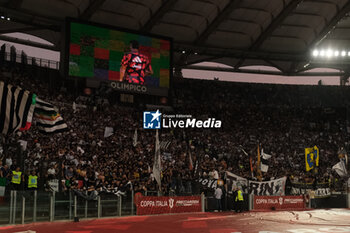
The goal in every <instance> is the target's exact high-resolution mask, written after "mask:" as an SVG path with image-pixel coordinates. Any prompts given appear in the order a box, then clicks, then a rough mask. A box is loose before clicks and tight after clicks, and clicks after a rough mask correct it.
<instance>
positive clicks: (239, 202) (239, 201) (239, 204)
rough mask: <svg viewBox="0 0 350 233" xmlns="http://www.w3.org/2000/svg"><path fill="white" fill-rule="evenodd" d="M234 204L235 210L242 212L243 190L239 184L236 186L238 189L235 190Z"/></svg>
mask: <svg viewBox="0 0 350 233" xmlns="http://www.w3.org/2000/svg"><path fill="white" fill-rule="evenodd" d="M236 205H237V209H236V212H237V213H238V212H242V211H243V192H242V188H241V187H240V186H238V190H237V196H236Z"/></svg>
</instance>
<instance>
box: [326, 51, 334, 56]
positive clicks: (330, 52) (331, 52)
mask: <svg viewBox="0 0 350 233" xmlns="http://www.w3.org/2000/svg"><path fill="white" fill-rule="evenodd" d="M332 56H333V51H332V50H331V49H328V50H327V57H332Z"/></svg>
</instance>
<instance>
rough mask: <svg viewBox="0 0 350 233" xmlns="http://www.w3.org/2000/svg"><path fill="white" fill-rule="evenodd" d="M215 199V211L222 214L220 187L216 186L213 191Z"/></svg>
mask: <svg viewBox="0 0 350 233" xmlns="http://www.w3.org/2000/svg"><path fill="white" fill-rule="evenodd" d="M214 196H215V199H216V203H217V204H216V207H217V211H220V212H222V204H221V198H222V189H221V187H220V186H218V187H217V188H216V189H215V193H214Z"/></svg>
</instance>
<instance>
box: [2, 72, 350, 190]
mask: <svg viewBox="0 0 350 233" xmlns="http://www.w3.org/2000/svg"><path fill="white" fill-rule="evenodd" d="M1 69H2V72H1V73H0V80H1V81H5V82H7V83H11V84H13V85H18V86H21V87H22V88H25V89H28V90H30V91H32V92H34V93H36V94H37V95H38V96H39V97H40V98H41V99H43V100H45V101H48V102H51V103H52V104H54V105H55V106H57V107H58V108H59V112H60V114H61V115H62V116H63V118H64V120H65V121H66V123H67V125H68V127H69V130H68V131H67V132H62V133H58V134H54V135H51V136H48V135H44V134H40V133H39V132H38V131H37V130H36V128H35V123H34V125H33V126H32V128H31V129H30V130H29V131H25V132H20V133H18V134H16V135H13V136H12V137H6V138H5V137H3V138H2V142H1V146H2V148H1V154H0V158H1V159H0V171H1V172H0V177H7V178H8V185H10V183H11V170H13V169H16V167H17V166H20V169H23V172H24V174H25V176H24V178H23V183H24V188H25V186H26V185H25V182H26V178H25V177H26V176H28V175H29V173H30V172H32V171H35V172H36V174H37V175H38V177H39V178H38V180H39V186H38V188H39V189H42V188H44V187H46V188H47V187H48V181H49V180H52V179H57V180H59V182H60V188H61V190H62V191H68V190H71V189H73V190H90V191H91V190H96V191H98V192H106V193H114V194H116V195H123V194H125V193H126V192H128V191H130V190H134V191H140V192H142V193H144V194H145V193H146V192H148V193H152V192H157V190H158V188H157V183H156V181H155V179H154V177H153V175H152V167H153V158H154V153H155V150H154V149H155V148H154V147H155V131H153V130H144V129H143V128H142V112H143V110H144V107H135V106H129V107H128V106H122V105H118V104H116V103H107V102H106V101H99V99H100V100H101V99H102V100H103V99H104V98H107V99H108V96H104V95H102V93H101V95H100V96H96V94H94V95H93V96H85V97H80V98H78V99H77V97H78V96H74V95H72V94H70V93H69V92H68V91H67V90H66V89H64V88H61V89H59V90H57V89H56V90H53V89H52V88H49V87H48V84H47V83H45V82H41V81H39V80H37V79H35V78H34V77H33V75H32V74H30V73H28V72H24V71H23V70H21V69H20V68H13V67H11V68H10V67H8V66H5V65H4V66H2V67H1ZM95 93H98V91H97V92H95ZM170 94H171V96H172V105H173V108H174V112H176V113H181V114H191V115H192V116H193V117H196V118H203V119H206V118H208V117H214V118H216V119H220V120H221V121H222V127H221V128H220V129H186V130H183V129H162V130H161V131H160V141H161V142H170V144H169V146H168V147H167V148H162V154H163V157H162V187H161V190H162V193H163V194H172V193H176V194H179V193H195V192H200V190H199V188H200V187H198V186H197V185H196V184H197V183H196V180H197V179H198V178H199V177H208V178H209V179H218V178H222V179H223V178H224V173H225V171H230V172H232V173H234V174H237V175H239V176H242V177H246V178H249V179H257V178H256V177H257V175H258V174H257V173H255V172H254V174H253V177H252V175H251V167H250V157H252V158H253V166H256V162H255V161H256V157H257V145H258V144H259V145H260V148H263V149H264V151H265V152H266V153H268V154H271V155H272V158H271V161H270V164H269V170H268V172H267V173H266V174H263V176H262V177H260V178H261V179H262V180H269V179H273V178H279V177H282V176H289V177H290V179H291V180H292V181H294V182H313V181H314V179H317V182H329V181H330V180H332V179H333V180H334V179H340V178H339V177H338V176H337V175H336V174H335V173H333V172H332V171H331V167H332V166H333V165H334V164H336V163H337V162H338V160H339V159H338V150H339V149H340V148H342V147H344V148H348V141H349V136H348V135H349V132H348V130H349V129H348V127H347V106H349V105H348V103H347V102H346V100H347V99H349V98H347V96H348V95H349V91H348V90H345V89H343V87H323V86H319V87H315V86H314V87H300V86H299V87H298V86H279V85H261V84H238V83H223V82H219V81H200V80H180V81H176V82H175V83H174V85H173V89H172V91H171V93H170ZM82 95H83V94H82ZM73 102H75V104H74V107H73ZM105 127H113V129H114V132H113V135H111V136H109V137H104V130H105ZM135 129H137V131H138V133H137V135H138V140H137V142H138V143H137V145H136V146H134V145H133V138H134V133H135ZM18 140H23V141H26V142H27V148H26V150H25V151H21V152H19V151H20V150H19V149H18V148H16V147H15V146H14V145H17V144H18V143H17V142H18ZM314 145H317V146H318V147H319V148H320V162H319V164H320V166H319V168H318V171H317V172H309V173H307V172H306V171H305V157H304V148H305V147H312V146H314ZM18 153H20V155H18ZM247 154H248V155H247ZM190 156H191V159H192V161H193V168H191V167H190ZM21 160H23V161H21ZM1 163H2V164H1ZM21 163H22V166H21ZM22 188H23V187H22Z"/></svg>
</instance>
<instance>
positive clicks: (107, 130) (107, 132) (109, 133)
mask: <svg viewBox="0 0 350 233" xmlns="http://www.w3.org/2000/svg"><path fill="white" fill-rule="evenodd" d="M112 135H113V128H112V127H106V128H105V133H104V137H105V138H108V137H109V136H112Z"/></svg>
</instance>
